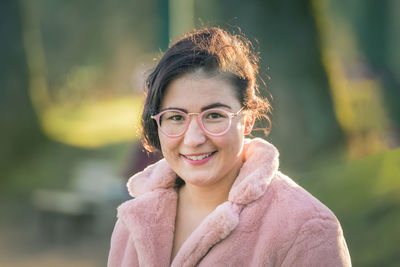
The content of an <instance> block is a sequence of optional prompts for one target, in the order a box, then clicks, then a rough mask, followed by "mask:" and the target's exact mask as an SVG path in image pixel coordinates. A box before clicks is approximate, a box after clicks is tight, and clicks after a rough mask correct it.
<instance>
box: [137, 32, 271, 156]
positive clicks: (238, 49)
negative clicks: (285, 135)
mask: <svg viewBox="0 0 400 267" xmlns="http://www.w3.org/2000/svg"><path fill="white" fill-rule="evenodd" d="M197 70H202V71H203V72H204V73H206V74H209V75H222V76H223V77H226V78H228V79H229V80H230V81H231V82H232V84H233V85H234V86H235V88H236V89H237V90H236V94H237V97H238V100H239V102H240V103H241V104H242V105H243V106H244V110H245V111H246V112H248V113H250V114H252V115H254V116H255V117H256V118H261V117H263V118H264V119H265V120H266V121H267V122H268V123H269V124H270V120H269V117H268V116H267V113H268V112H269V111H270V108H271V107H270V104H269V101H268V100H267V99H263V98H261V97H260V96H259V95H258V93H259V92H258V85H257V75H258V57H257V56H256V55H255V54H254V53H253V52H252V45H251V43H250V41H248V40H247V39H246V38H245V37H244V36H242V35H235V34H231V33H228V32H227V31H225V30H222V29H220V28H216V27H213V28H206V29H201V30H196V31H194V32H193V33H189V34H186V35H184V36H183V37H182V38H180V39H178V40H177V41H176V42H175V43H173V44H172V45H171V46H170V47H169V49H168V50H167V51H166V52H165V54H164V55H163V56H162V57H161V59H160V61H159V62H158V64H157V66H156V67H155V69H154V70H153V72H152V73H151V74H150V75H149V76H148V78H147V80H146V87H147V95H146V101H145V105H144V109H143V114H142V121H141V122H142V127H143V144H144V146H145V147H146V149H148V150H150V151H151V150H154V149H157V150H161V147H160V141H159V137H158V130H157V123H156V121H155V120H153V119H151V116H152V115H155V114H157V113H158V112H159V109H160V106H161V102H162V100H163V98H164V95H165V93H166V89H167V87H168V85H169V83H170V82H171V81H172V80H174V79H177V78H179V77H181V76H183V75H185V74H188V73H193V72H195V71H197ZM263 130H264V131H265V132H266V133H267V134H268V132H269V127H267V128H264V129H263Z"/></svg>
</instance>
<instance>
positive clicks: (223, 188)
mask: <svg viewBox="0 0 400 267" xmlns="http://www.w3.org/2000/svg"><path fill="white" fill-rule="evenodd" d="M240 168H241V165H240V166H238V167H237V169H235V170H234V171H233V172H232V173H231V174H230V176H229V177H226V178H225V179H221V180H220V181H219V182H217V183H215V184H212V185H207V186H198V185H193V184H188V183H186V184H185V185H184V186H182V187H181V189H180V191H179V198H180V200H182V203H185V205H186V206H190V208H192V209H194V210H197V211H199V212H206V213H210V212H212V211H213V210H214V209H215V208H216V207H217V206H218V205H220V204H222V203H223V202H225V201H227V200H228V196H229V191H230V190H231V187H232V185H233V183H234V182H235V180H236V177H237V175H238V174H239V171H240ZM180 202H181V201H180Z"/></svg>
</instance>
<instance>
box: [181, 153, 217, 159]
mask: <svg viewBox="0 0 400 267" xmlns="http://www.w3.org/2000/svg"><path fill="white" fill-rule="evenodd" d="M211 154H212V153H208V154H204V155H200V156H185V157H187V158H188V159H191V160H202V159H205V158H207V157H209V156H211Z"/></svg>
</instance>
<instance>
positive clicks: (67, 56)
mask: <svg viewBox="0 0 400 267" xmlns="http://www.w3.org/2000/svg"><path fill="white" fill-rule="evenodd" d="M399 13H400V1H396V0H381V1H375V0H350V1H344V0H336V1H334V0H281V1H278V0H250V1H238V0H229V1H228V0H217V1H215V0H214V1H211V0H170V1H167V0H147V1H139V0H129V1H128V0H115V1H104V0H96V1H94V0H87V1H80V2H77V1H66V0H37V1H30V0H20V1H14V0H4V1H1V3H0V38H1V42H0V51H1V52H0V68H1V71H0V86H1V87H0V125H1V126H0V127H1V131H0V151H1V153H0V159H1V160H0V169H1V177H0V212H1V216H0V266H104V265H105V261H106V259H107V253H108V248H109V238H110V235H111V231H112V227H113V224H114V222H115V215H116V212H115V207H116V206H117V205H118V204H119V203H120V202H122V201H123V200H125V199H127V198H128V196H127V193H126V192H125V191H126V190H125V189H124V184H125V182H126V180H127V178H128V177H129V175H130V174H132V172H134V171H135V170H137V169H140V168H141V167H143V166H144V164H145V161H146V160H145V158H143V157H144V155H145V154H143V153H140V151H141V150H140V149H141V148H140V146H138V144H137V141H138V137H139V136H140V134H139V133H138V130H137V125H138V118H139V116H140V110H141V107H142V103H143V88H144V87H143V83H144V77H145V74H146V73H148V71H149V69H151V67H152V66H154V64H155V59H156V58H158V57H159V56H160V54H161V53H162V51H165V49H166V48H167V47H168V43H169V41H170V40H174V39H175V38H176V37H177V36H179V35H180V34H182V33H183V32H185V31H188V30H191V29H192V28H193V27H201V26H215V25H218V26H221V27H223V28H225V29H227V30H229V31H233V32H243V33H244V34H245V35H246V36H247V37H249V39H250V40H252V41H253V43H254V46H255V48H256V50H258V51H259V52H260V57H261V71H260V77H261V78H262V79H263V80H264V81H266V86H264V87H263V94H264V95H265V96H267V97H270V95H272V105H273V113H272V115H271V119H272V132H271V134H270V136H268V137H267V138H266V139H267V140H268V141H270V142H272V143H273V144H274V145H276V146H277V147H278V149H279V150H280V154H281V156H280V158H281V165H280V166H281V167H280V169H281V170H282V171H283V172H284V173H287V174H289V175H290V176H291V177H293V178H294V180H295V181H296V182H298V183H299V184H300V185H302V186H303V187H305V188H306V189H307V190H309V191H310V192H311V193H313V194H314V195H315V196H316V197H317V198H319V199H320V200H321V201H322V202H323V203H325V204H326V205H327V206H328V207H330V208H331V209H332V210H333V211H334V212H335V214H336V215H337V217H338V218H339V220H340V221H341V223H342V227H343V230H344V234H345V237H346V240H347V243H348V246H349V249H350V253H351V256H352V260H353V265H354V266H400V249H399V248H398V244H399V243H400V149H399V148H397V147H399V144H400V105H399V104H398V102H399V100H400V51H399V49H398V48H399V47H400V16H399ZM254 135H255V136H257V135H258V134H257V133H254Z"/></svg>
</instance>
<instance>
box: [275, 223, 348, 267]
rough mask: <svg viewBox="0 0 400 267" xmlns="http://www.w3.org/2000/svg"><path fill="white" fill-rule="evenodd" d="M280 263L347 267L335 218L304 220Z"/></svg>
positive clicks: (308, 266) (346, 259)
mask: <svg viewBox="0 0 400 267" xmlns="http://www.w3.org/2000/svg"><path fill="white" fill-rule="evenodd" d="M281 266H282V267H284V266H307V267H313V266H315V267H317V266H327V267H328V266H329V267H330V266H331V267H341V266H343V267H351V260H350V254H349V250H348V248H347V245H346V241H345V239H344V237H343V231H342V228H341V226H340V224H339V221H338V220H337V219H336V217H333V218H332V217H330V216H329V217H328V218H314V219H310V220H308V221H306V222H305V223H304V224H303V225H302V227H301V228H300V230H299V232H298V235H297V237H296V239H295V241H294V242H293V244H292V246H291V247H290V249H289V251H288V253H287V255H286V257H285V258H284V260H283V262H282V265H281Z"/></svg>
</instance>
